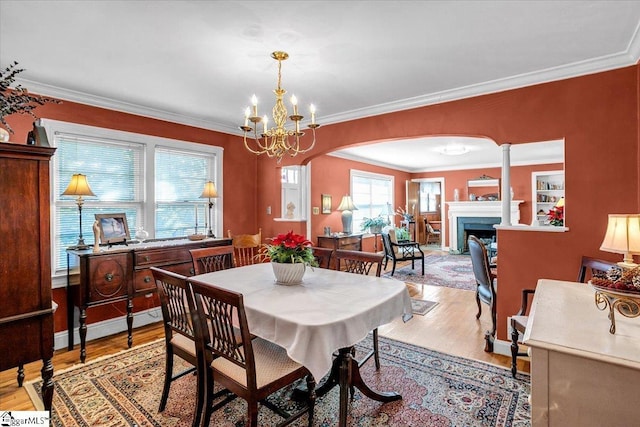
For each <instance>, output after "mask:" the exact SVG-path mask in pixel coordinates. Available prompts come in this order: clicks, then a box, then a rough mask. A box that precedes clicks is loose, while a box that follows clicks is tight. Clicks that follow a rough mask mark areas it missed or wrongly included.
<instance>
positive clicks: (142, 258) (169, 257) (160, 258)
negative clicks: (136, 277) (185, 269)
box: [134, 248, 191, 266]
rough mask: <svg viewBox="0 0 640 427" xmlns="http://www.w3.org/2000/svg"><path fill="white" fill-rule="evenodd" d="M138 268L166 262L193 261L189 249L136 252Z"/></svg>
mask: <svg viewBox="0 0 640 427" xmlns="http://www.w3.org/2000/svg"><path fill="white" fill-rule="evenodd" d="M134 256H135V264H136V266H143V265H162V264H163V263H165V262H169V261H171V262H187V261H191V254H190V253H189V249H185V248H164V249H154V250H144V251H136V252H135V254H134Z"/></svg>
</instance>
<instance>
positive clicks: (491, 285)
mask: <svg viewBox="0 0 640 427" xmlns="http://www.w3.org/2000/svg"><path fill="white" fill-rule="evenodd" d="M467 244H468V246H469V252H470V254H471V265H472V266H473V276H474V277H475V279H476V285H477V286H476V303H477V304H478V314H477V315H476V319H479V318H480V315H481V314H482V306H481V305H480V302H483V303H485V304H487V305H488V306H489V309H490V310H491V331H487V332H486V333H485V341H486V345H485V348H484V351H486V352H492V351H493V341H494V339H495V335H496V317H497V314H496V313H497V309H496V307H497V297H498V295H497V292H496V281H497V278H496V276H495V274H494V273H492V272H491V268H490V264H489V255H488V254H487V247H486V246H485V245H484V243H482V241H480V239H478V238H477V237H476V236H473V235H472V236H469V239H468V240H467Z"/></svg>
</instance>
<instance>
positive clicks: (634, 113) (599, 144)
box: [8, 66, 639, 339]
mask: <svg viewBox="0 0 640 427" xmlns="http://www.w3.org/2000/svg"><path fill="white" fill-rule="evenodd" d="M638 86H639V76H638V67H637V66H630V67H625V68H622V69H618V70H613V71H608V72H603V73H597V74H592V75H588V76H583V77H578V78H572V79H566V80H561V81H557V82H551V83H546V84H541V85H535V86H530V87H526V88H522V89H516V90H509V91H504V92H500V93H495V94H489V95H484V96H478V97H474V98H468V99H463V100H459V101H453V102H447V103H443V104H438V105H431V106H426V107H421V108H416V109H412V110H406V111H400V112H396V113H390V114H384V115H380V116H376V117H369V118H364V119H360V120H356V121H351V122H343V123H337V124H332V125H324V126H322V127H320V128H319V129H318V130H317V140H318V142H317V144H316V147H315V148H314V150H312V151H310V152H309V153H307V154H305V155H300V156H298V157H296V158H293V159H288V158H287V159H284V160H283V164H306V163H307V162H309V161H310V160H311V159H314V158H318V161H317V163H316V162H314V163H312V167H313V168H314V172H313V173H314V175H315V173H316V172H315V171H316V170H317V171H326V172H325V173H326V181H324V184H323V183H322V182H320V183H318V184H316V183H315V182H314V184H313V187H312V195H311V197H312V199H311V200H312V203H313V204H316V205H319V197H320V196H319V195H320V194H321V193H329V194H332V195H333V196H334V197H335V198H334V201H333V202H334V204H336V203H338V202H339V200H338V199H339V197H340V196H341V194H342V193H344V192H345V190H344V189H348V178H346V180H345V184H344V185H345V187H341V185H342V184H340V183H337V184H336V183H335V181H339V182H342V180H343V179H345V174H348V172H346V171H345V170H346V169H347V168H348V167H351V166H349V164H347V163H343V161H342V160H340V159H334V158H321V157H320V156H322V155H324V154H326V153H328V152H331V151H334V150H336V149H339V148H344V147H348V146H352V145H358V144H365V143H370V142H374V141H381V140H393V139H397V138H413V137H420V136H426V135H469V136H481V137H488V138H491V139H492V140H494V141H496V142H497V143H498V144H503V143H512V144H519V143H527V142H536V141H545V140H554V139H560V138H564V140H565V181H566V182H565V186H566V190H565V193H566V200H567V215H568V220H567V225H568V226H569V228H570V230H569V231H568V232H565V233H544V232H524V231H511V230H509V231H506V230H505V231H499V232H498V238H499V240H500V248H501V251H500V267H499V272H498V274H499V277H500V279H499V280H500V286H499V296H498V317H499V319H498V321H499V323H498V326H499V329H498V337H499V338H501V339H506V338H507V335H506V317H507V316H508V315H510V314H512V313H515V312H516V311H517V309H518V306H519V301H520V290H521V289H522V288H530V287H534V286H535V284H536V282H537V280H538V279H539V278H541V277H547V278H555V279H562V280H575V278H576V274H577V270H578V265H579V261H580V257H581V256H582V255H590V256H594V257H599V258H604V259H610V260H616V261H617V260H619V258H620V257H619V256H617V255H615V254H608V253H604V252H601V251H599V250H598V248H599V245H600V242H601V240H602V236H603V234H604V231H605V228H606V223H607V214H609V213H634V212H638V196H639V194H638V187H639V176H638V160H639V159H638V138H639V136H638V135H639V129H638V113H639V110H638ZM328 90H330V88H328ZM36 111H37V113H38V115H39V116H40V117H46V118H51V119H56V120H64V121H69V122H76V123H82V124H88V125H93V126H100V127H107V128H113V129H120V130H125V131H130V132H138V133H145V134H150V135H157V136H162V137H168V138H175V139H182V140H187V141H194V142H200V143H205V144H215V145H219V146H222V147H224V149H225V154H224V197H225V202H224V221H225V222H224V224H225V228H227V229H228V228H230V229H232V230H233V231H234V233H235V232H250V231H252V230H256V229H257V228H258V227H262V228H263V235H264V236H272V235H274V234H275V233H276V232H277V231H282V230H286V229H290V228H292V227H293V225H294V224H295V225H296V226H297V230H296V231H304V228H305V224H304V223H275V222H274V221H273V220H272V219H273V218H274V217H275V216H279V212H278V211H279V191H278V190H277V189H278V174H277V171H276V166H277V165H276V163H275V161H274V160H272V159H267V158H265V157H258V158H256V156H254V155H252V154H249V153H247V152H246V150H245V149H244V147H243V145H242V143H241V140H240V138H238V137H234V136H229V135H225V134H221V133H218V132H212V131H207V130H203V129H198V128H193V127H189V126H184V125H178V124H173V123H167V122H164V121H160V120H153V119H149V118H144V117H140V116H135V115H129V114H125V113H120V112H115V111H108V110H105V109H100V108H95V107H91V106H86V105H79V104H75V103H72V102H64V103H63V104H62V105H45V106H42V107H39V108H38V109H37V110H36ZM8 120H9V122H10V124H11V126H12V127H14V129H16V135H15V138H14V140H17V141H24V140H25V139H26V133H27V131H28V130H29V128H30V127H31V125H30V123H31V118H30V117H28V116H11V117H9V118H8ZM316 164H317V166H316ZM396 173H397V172H396ZM488 174H490V175H493V173H488ZM315 178H317V177H315V176H314V179H315ZM402 182H403V179H398V180H397V182H396V186H398V185H403V184H401V183H402ZM447 188H448V189H452V188H455V186H447ZM461 188H462V186H461ZM514 190H516V195H518V190H517V188H514ZM451 191H452V190H451ZM396 194H397V195H402V197H403V198H404V190H403V189H401V190H399V191H398V190H397V193H396ZM397 197H398V196H397ZM448 197H451V195H449V196H448ZM403 203H404V199H402V200H398V199H397V200H396V204H397V205H400V204H403ZM267 206H271V207H272V214H271V215H267V213H266V207H267ZM334 215H335V214H331V215H329V218H327V219H325V218H324V217H322V218H319V219H318V221H317V224H316V221H315V219H314V217H312V229H313V232H314V233H316V234H317V233H319V232H321V231H322V227H323V225H322V224H323V222H325V221H326V222H331V227H332V228H333V227H337V226H339V222H338V223H336V221H337V218H334ZM294 229H295V228H294ZM504 248H507V249H506V250H505V249H504ZM58 293H59V291H58V292H56V295H57V294H58ZM56 298H57V296H56ZM140 305H142V304H140ZM58 313H60V314H59V315H58ZM58 313H57V314H56V325H57V329H58V330H60V329H61V328H62V329H64V327H63V325H64V319H63V317H64V315H63V314H62V313H64V311H63V310H59V311H58ZM89 316H90V321H94V319H93V315H92V314H91V313H89ZM468 321H470V322H473V321H474V319H468ZM65 326H66V325H65Z"/></svg>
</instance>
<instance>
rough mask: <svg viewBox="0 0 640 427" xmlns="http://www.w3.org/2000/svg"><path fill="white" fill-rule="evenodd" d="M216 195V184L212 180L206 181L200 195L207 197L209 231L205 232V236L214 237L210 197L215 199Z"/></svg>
mask: <svg viewBox="0 0 640 427" xmlns="http://www.w3.org/2000/svg"><path fill="white" fill-rule="evenodd" d="M216 197H218V190H217V189H216V185H215V184H214V183H213V181H207V182H206V184H205V185H204V190H203V191H202V194H201V195H200V198H201V199H209V231H208V232H207V237H216V236H214V235H213V231H212V230H211V208H213V201H212V200H211V199H215V198H216Z"/></svg>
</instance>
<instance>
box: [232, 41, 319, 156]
mask: <svg viewBox="0 0 640 427" xmlns="http://www.w3.org/2000/svg"><path fill="white" fill-rule="evenodd" d="M271 57H272V58H273V59H275V60H276V61H278V87H277V88H276V89H274V91H273V93H275V94H276V104H275V105H274V106H273V110H272V115H273V121H274V123H275V126H274V127H272V128H269V127H268V126H267V124H268V120H269V119H268V118H267V115H266V114H265V115H264V116H263V117H260V116H258V99H257V98H256V96H255V95H253V96H252V97H251V104H252V106H253V108H249V107H247V109H246V110H245V113H244V126H240V129H242V130H243V131H244V146H245V147H246V148H247V150H249V151H251V152H252V153H254V154H258V155H260V154H265V153H266V154H267V156H269V157H275V158H276V159H277V161H278V163H280V161H281V160H282V156H284V155H285V154H287V153H288V154H289V155H291V157H294V156H296V155H297V154H300V153H306V152H307V151H309V150H311V149H312V148H313V146H314V145H315V143H316V129H317V128H318V127H320V125H319V124H317V123H316V108H315V107H314V105H313V104H311V105H310V106H309V112H310V113H311V123H310V124H309V129H311V131H312V132H313V140H312V141H311V144H310V145H309V146H308V147H307V148H304V149H303V148H301V147H300V137H301V136H303V135H304V132H300V121H301V120H302V119H303V118H304V116H301V115H300V114H298V100H297V99H296V97H295V95H293V96H291V105H292V106H293V114H292V115H291V116H289V119H290V120H291V121H293V122H294V124H295V130H288V129H286V128H285V125H286V122H287V108H286V107H285V105H284V102H283V101H282V97H283V96H284V94H285V93H287V91H286V90H284V89H282V88H281V87H280V81H281V77H282V76H281V69H282V61H284V60H286V59H287V58H288V57H289V54H288V53H286V52H281V51H276V52H273V53H272V54H271ZM249 122H251V125H249ZM259 123H262V133H260V134H258V125H259ZM252 131H253V137H251V136H249V137H248V138H247V133H249V132H252ZM250 141H251V142H250ZM251 145H253V146H254V147H255V148H252V147H251Z"/></svg>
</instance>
